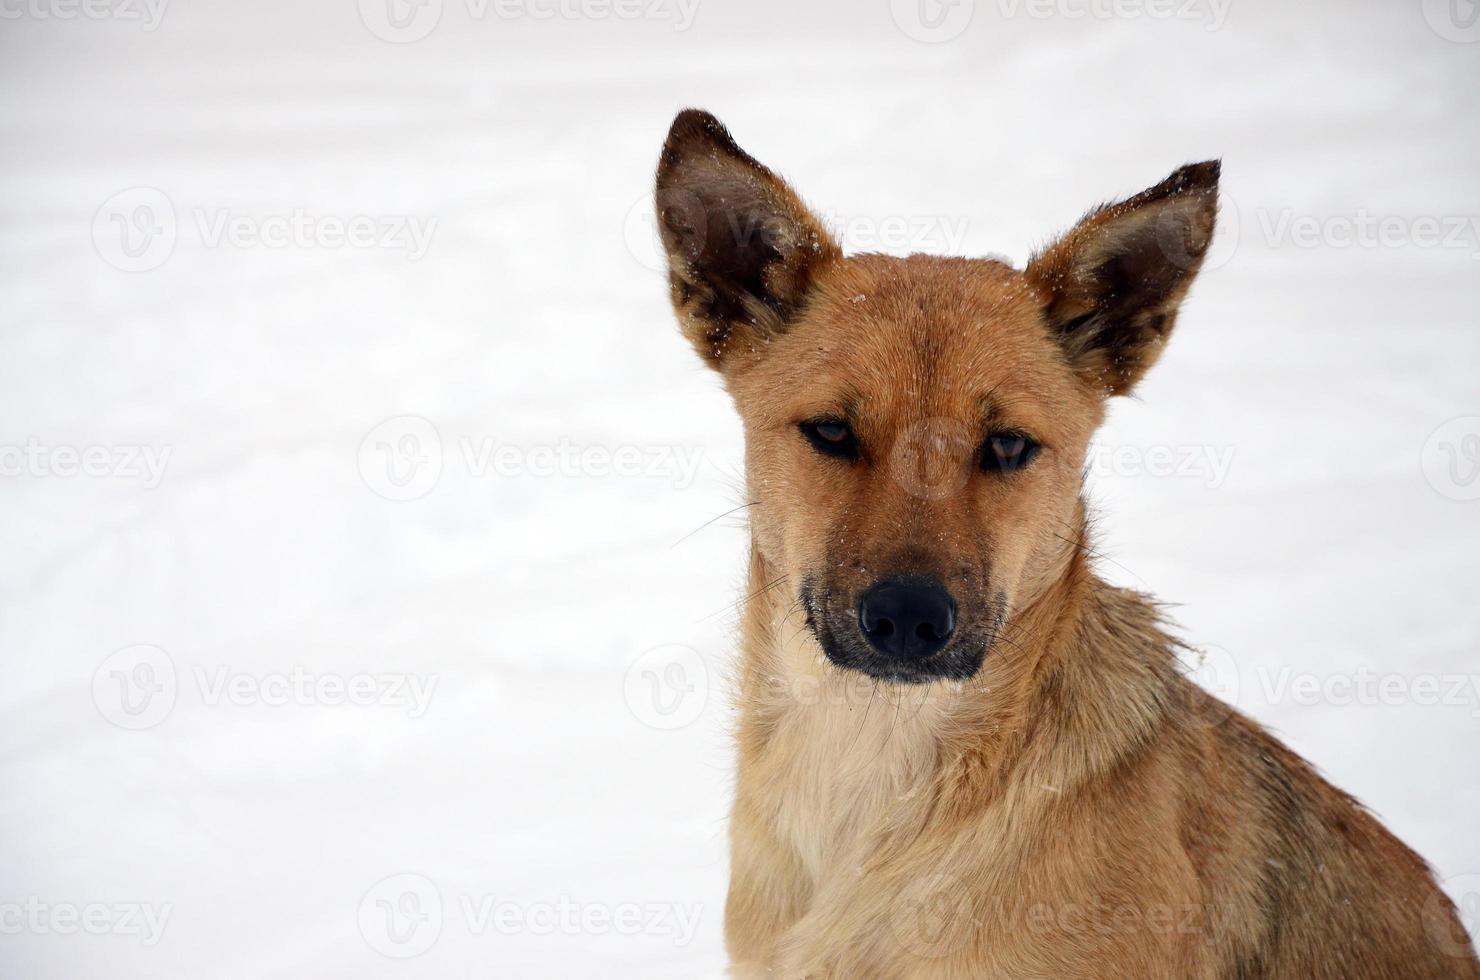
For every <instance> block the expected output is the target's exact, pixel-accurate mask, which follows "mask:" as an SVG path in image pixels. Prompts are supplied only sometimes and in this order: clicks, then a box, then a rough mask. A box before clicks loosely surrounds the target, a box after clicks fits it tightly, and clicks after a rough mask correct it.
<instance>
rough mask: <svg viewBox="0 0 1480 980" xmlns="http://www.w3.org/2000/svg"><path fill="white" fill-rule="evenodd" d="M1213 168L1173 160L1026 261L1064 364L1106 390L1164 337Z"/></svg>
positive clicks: (1200, 226) (1187, 269)
mask: <svg viewBox="0 0 1480 980" xmlns="http://www.w3.org/2000/svg"><path fill="white" fill-rule="evenodd" d="M1220 172H1221V163H1220V161H1217V160H1210V161H1208V162H1206V163H1195V164H1192V165H1190V166H1186V167H1183V168H1182V169H1181V170H1178V171H1177V172H1176V173H1174V174H1172V175H1171V176H1170V177H1168V178H1167V179H1166V180H1164V181H1162V182H1161V183H1160V184H1157V185H1156V186H1155V187H1152V188H1150V189H1149V190H1145V191H1142V192H1141V193H1140V194H1137V195H1136V196H1135V197H1132V198H1130V199H1129V200H1126V201H1122V202H1120V203H1119V204H1110V205H1105V206H1102V207H1100V208H1098V209H1096V210H1094V211H1091V212H1090V213H1089V214H1087V215H1085V217H1084V219H1083V220H1082V221H1080V223H1079V225H1078V226H1077V227H1075V228H1074V230H1073V231H1071V232H1069V233H1068V234H1067V235H1065V236H1064V237H1063V238H1061V239H1060V240H1059V241H1058V242H1056V243H1055V244H1053V245H1051V246H1050V247H1048V248H1047V249H1045V250H1044V251H1042V252H1040V253H1038V254H1037V255H1035V256H1034V257H1033V259H1032V261H1031V262H1029V263H1028V269H1027V276H1028V280H1029V281H1030V282H1031V283H1032V284H1033V285H1034V287H1035V288H1036V289H1037V290H1038V292H1039V294H1040V296H1041V297H1042V299H1043V302H1044V313H1045V316H1046V317H1047V320H1048V323H1049V326H1050V327H1051V328H1052V329H1053V331H1054V332H1055V334H1057V336H1058V338H1059V340H1060V342H1061V343H1062V344H1063V345H1064V349H1065V351H1066V352H1067V353H1068V355H1069V360H1070V363H1072V364H1073V365H1074V367H1075V369H1076V370H1078V371H1079V372H1080V373H1081V374H1082V375H1083V376H1084V377H1085V379H1086V380H1088V381H1089V382H1090V383H1092V384H1094V385H1096V386H1097V387H1101V388H1103V389H1104V390H1105V391H1106V392H1108V393H1109V394H1113V395H1123V394H1126V393H1127V392H1129V391H1130V390H1131V389H1132V388H1133V387H1135V385H1136V383H1137V382H1138V381H1140V380H1141V377H1142V376H1143V375H1144V374H1145V373H1146V370H1147V369H1148V368H1150V367H1151V365H1152V364H1154V363H1155V362H1156V358H1157V357H1158V356H1159V355H1160V354H1161V349H1162V347H1163V346H1164V345H1165V344H1166V341H1167V338H1168V337H1169V336H1170V335H1171V332H1172V326H1173V325H1174V324H1175V322H1176V319H1177V308H1178V306H1180V305H1181V303H1182V298H1183V297H1184V296H1186V295H1187V289H1188V287H1189V286H1191V285H1192V280H1193V278H1194V277H1196V275H1197V271H1198V269H1199V268H1201V266H1202V262H1203V258H1204V257H1205V256H1206V255H1207V252H1208V246H1209V244H1211V243H1212V240H1213V225H1214V222H1215V220H1216V218H1217V213H1218V177H1219V174H1220Z"/></svg>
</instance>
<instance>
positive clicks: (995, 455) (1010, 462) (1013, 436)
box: [982, 432, 1040, 473]
mask: <svg viewBox="0 0 1480 980" xmlns="http://www.w3.org/2000/svg"><path fill="white" fill-rule="evenodd" d="M1039 448H1040V447H1039V445H1038V443H1036V442H1034V441H1033V440H1032V439H1031V438H1029V437H1028V436H1026V435H1024V434H1023V433H1021V432H1003V433H999V434H998V435H994V436H988V437H987V444H986V445H985V446H983V447H982V469H983V470H985V471H986V472H988V473H1012V472H1014V471H1015V470H1020V469H1022V468H1023V467H1024V466H1027V465H1028V464H1029V463H1031V462H1033V458H1034V457H1035V456H1037V455H1038V450H1039Z"/></svg>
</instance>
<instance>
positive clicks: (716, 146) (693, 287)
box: [656, 109, 843, 367]
mask: <svg viewBox="0 0 1480 980" xmlns="http://www.w3.org/2000/svg"><path fill="white" fill-rule="evenodd" d="M656 200H657V208H658V231H659V234H660V235H661V236H662V239H663V247H664V249H665V250H666V251H667V253H668V272H669V282H670V284H671V285H672V290H673V307H674V309H675V310H676V311H677V313H678V319H679V323H680V325H681V326H682V327H683V332H684V334H685V335H686V336H687V337H688V338H689V340H690V342H692V343H693V345H694V346H695V347H696V348H697V349H698V351H699V353H700V355H701V356H703V357H704V359H705V360H707V361H708V362H709V363H710V365H711V366H714V367H720V366H721V365H722V364H723V363H724V362H725V360H726V358H727V357H728V356H730V355H731V354H732V353H734V352H736V351H737V350H739V349H755V348H757V347H759V345H760V344H762V343H764V341H765V339H766V338H767V337H768V336H770V335H775V334H778V333H780V332H781V331H783V330H785V329H786V327H787V325H788V323H789V321H790V320H791V318H792V317H793V316H794V315H795V314H796V312H797V310H799V309H800V308H801V306H802V304H803V302H804V301H805V300H806V297H807V293H808V291H809V290H810V289H811V287H812V284H813V282H814V279H815V276H816V273H817V271H818V270H819V269H821V268H822V266H823V265H825V264H826V263H828V262H831V261H833V260H835V259H838V258H841V257H842V254H843V253H842V249H841V248H840V247H839V246H838V244H837V242H835V241H834V240H833V238H832V236H830V235H829V234H828V233H827V231H826V229H825V228H824V227H823V224H822V222H821V221H820V220H818V218H817V217H816V216H815V215H813V214H812V213H811V212H810V211H808V210H807V208H806V206H805V205H803V204H802V201H801V199H800V198H799V197H798V196H797V195H796V193H795V192H794V191H793V190H792V189H791V188H790V187H788V186H787V185H786V183H785V182H784V181H783V180H782V179H781V178H780V177H777V176H776V175H775V174H774V173H772V172H771V171H770V170H768V169H766V168H765V167H764V166H762V165H761V164H760V163H758V162H756V160H755V159H753V158H752V157H751V156H750V155H749V154H747V153H746V152H745V151H744V150H742V149H740V147H739V146H737V145H735V141H734V140H733V139H732V138H731V137H730V134H729V132H728V131H727V130H726V129H725V127H724V126H723V125H722V124H721V123H720V121H719V120H718V119H716V118H714V117H713V116H711V115H710V114H709V113H707V112H700V111H698V110H696V109H688V110H685V111H684V112H681V113H679V115H678V118H677V119H675V120H674V121H673V128H672V130H670V131H669V133H668V141H667V143H665V144H664V146H663V158H662V160H661V161H660V162H659V164H658V189H657V198H656Z"/></svg>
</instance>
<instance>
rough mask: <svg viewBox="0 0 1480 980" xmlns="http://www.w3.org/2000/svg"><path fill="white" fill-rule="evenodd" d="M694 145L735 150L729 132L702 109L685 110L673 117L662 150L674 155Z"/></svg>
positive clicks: (711, 114)
mask: <svg viewBox="0 0 1480 980" xmlns="http://www.w3.org/2000/svg"><path fill="white" fill-rule="evenodd" d="M694 143H707V144H709V145H711V146H718V147H721V148H723V149H727V150H729V149H734V148H735V140H734V139H733V138H732V137H731V136H730V131H729V130H728V129H726V128H725V124H724V123H722V122H720V121H719V120H718V119H717V118H715V116H714V114H713V113H709V112H705V111H704V110H703V109H685V110H683V111H682V112H680V113H679V114H678V115H677V116H675V117H674V119H673V125H672V126H670V127H669V129H668V139H667V141H666V142H665V143H664V146H663V149H664V150H665V151H666V152H667V153H674V152H676V151H679V150H681V149H682V148H683V147H685V146H688V145H691V144H694Z"/></svg>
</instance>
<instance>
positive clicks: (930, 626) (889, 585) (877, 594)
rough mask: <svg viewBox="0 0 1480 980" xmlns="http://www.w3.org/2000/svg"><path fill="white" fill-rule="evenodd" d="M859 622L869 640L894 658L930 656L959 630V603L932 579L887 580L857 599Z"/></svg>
mask: <svg viewBox="0 0 1480 980" xmlns="http://www.w3.org/2000/svg"><path fill="white" fill-rule="evenodd" d="M858 623H859V625H860V626H861V627H862V628H863V635H864V636H866V637H868V641H869V643H871V644H873V646H874V647H875V649H877V650H879V651H881V652H883V653H887V654H888V655H889V656H891V657H910V658H923V657H928V656H930V655H931V654H932V653H935V652H936V651H938V650H940V648H941V647H943V646H945V645H946V641H947V640H949V639H950V638H951V633H952V632H953V631H954V630H955V629H956V603H955V602H954V601H953V600H952V599H951V594H950V593H949V592H947V591H946V590H945V589H943V588H941V587H940V586H939V585H936V584H935V583H933V582H922V581H919V580H915V581H902V580H897V579H896V580H889V581H884V582H880V583H878V584H877V585H874V586H873V587H871V588H870V589H869V590H868V591H867V592H865V593H864V594H863V598H861V599H859V600H858Z"/></svg>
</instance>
